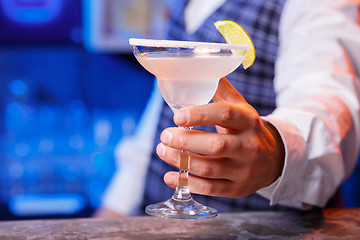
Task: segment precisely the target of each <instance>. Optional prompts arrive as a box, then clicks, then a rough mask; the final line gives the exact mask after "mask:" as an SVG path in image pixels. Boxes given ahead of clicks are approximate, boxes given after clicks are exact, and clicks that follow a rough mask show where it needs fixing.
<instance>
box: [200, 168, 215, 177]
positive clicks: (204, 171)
mask: <svg viewBox="0 0 360 240" xmlns="http://www.w3.org/2000/svg"><path fill="white" fill-rule="evenodd" d="M199 170H200V176H201V177H210V176H212V175H213V172H214V169H213V167H212V166H211V165H206V166H204V167H202V168H200V169H199Z"/></svg>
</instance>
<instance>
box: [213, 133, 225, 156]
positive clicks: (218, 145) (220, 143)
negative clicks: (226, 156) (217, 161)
mask: <svg viewBox="0 0 360 240" xmlns="http://www.w3.org/2000/svg"><path fill="white" fill-rule="evenodd" d="M225 145H226V144H225V141H224V140H223V139H222V138H220V137H219V136H217V137H214V138H213V139H212V140H210V154H211V155H217V154H221V153H222V152H224V150H225V148H226V146H225Z"/></svg>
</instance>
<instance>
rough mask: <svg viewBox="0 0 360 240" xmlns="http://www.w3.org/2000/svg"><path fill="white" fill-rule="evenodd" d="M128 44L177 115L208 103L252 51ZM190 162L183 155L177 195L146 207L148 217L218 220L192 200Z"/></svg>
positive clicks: (238, 47)
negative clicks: (187, 108)
mask: <svg viewBox="0 0 360 240" xmlns="http://www.w3.org/2000/svg"><path fill="white" fill-rule="evenodd" d="M129 43H130V45H131V48H132V51H133V53H134V55H135V57H136V59H137V60H138V61H139V63H140V64H141V65H142V66H143V67H144V68H145V69H146V70H148V71H149V72H150V73H152V74H154V75H155V76H156V78H157V83H158V86H159V89H160V92H161V94H162V96H163V98H164V99H165V101H166V102H167V104H168V105H169V106H170V108H171V109H172V110H173V112H174V113H175V112H176V111H177V110H178V109H180V108H182V107H186V106H191V105H203V104H207V103H209V102H210V101H211V99H212V97H213V96H214V94H215V91H216V89H217V86H218V82H219V80H220V78H222V77H224V76H226V75H228V74H230V73H231V72H233V71H234V70H235V69H236V68H238V67H239V65H240V64H241V62H242V60H243V59H244V56H245V53H246V51H247V50H248V49H249V46H247V45H231V44H223V43H206V42H189V41H171V40H151V39H135V38H132V39H130V40H129ZM187 129H191V128H187ZM189 162H190V159H189V153H188V152H187V151H182V153H181V159H180V169H179V178H178V183H177V187H176V190H175V193H174V195H173V196H172V197H171V198H170V199H169V200H167V201H164V202H160V203H157V204H152V205H149V206H147V207H146V209H145V211H146V213H147V214H150V215H153V216H158V217H166V218H185V219H204V218H212V217H215V216H217V214H218V212H217V210H216V209H214V208H211V207H207V206H204V205H202V204H200V203H198V202H196V201H195V200H194V199H193V198H192V197H191V194H190V190H189V185H188V169H189Z"/></svg>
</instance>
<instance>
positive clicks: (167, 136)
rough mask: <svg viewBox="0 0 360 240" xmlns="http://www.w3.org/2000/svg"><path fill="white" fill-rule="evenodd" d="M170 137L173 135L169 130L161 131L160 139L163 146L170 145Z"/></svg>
mask: <svg viewBox="0 0 360 240" xmlns="http://www.w3.org/2000/svg"><path fill="white" fill-rule="evenodd" d="M172 136H173V134H172V132H171V131H169V130H165V131H163V133H162V134H161V137H160V139H161V142H162V143H163V144H170V143H171V139H172Z"/></svg>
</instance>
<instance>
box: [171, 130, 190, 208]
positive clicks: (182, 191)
mask: <svg viewBox="0 0 360 240" xmlns="http://www.w3.org/2000/svg"><path fill="white" fill-rule="evenodd" d="M183 128H184V129H186V130H191V129H192V127H183ZM189 165H190V155H189V152H188V151H184V150H182V151H181V155H180V168H179V178H178V183H177V186H176V190H175V193H174V195H173V197H172V198H173V199H174V200H176V201H189V200H191V194H190V189H189Z"/></svg>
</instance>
